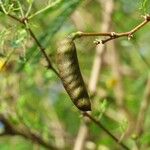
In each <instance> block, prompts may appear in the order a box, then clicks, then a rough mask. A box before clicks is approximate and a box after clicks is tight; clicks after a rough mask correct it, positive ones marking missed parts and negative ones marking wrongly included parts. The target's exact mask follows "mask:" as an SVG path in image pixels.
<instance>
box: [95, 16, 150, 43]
mask: <svg viewBox="0 0 150 150" xmlns="http://www.w3.org/2000/svg"><path fill="white" fill-rule="evenodd" d="M149 22H150V15H146V16H144V21H143V22H141V23H140V24H139V25H137V26H136V27H135V28H133V29H132V30H130V31H128V32H122V33H117V32H111V33H109V34H110V35H109V36H110V38H108V39H105V40H100V41H98V40H97V41H96V42H95V43H96V44H105V43H106V42H108V41H111V40H114V39H117V38H120V37H128V40H130V39H131V38H132V37H133V34H134V33H135V32H137V31H138V30H140V29H141V28H142V27H144V26H145V25H146V24H147V23H149Z"/></svg>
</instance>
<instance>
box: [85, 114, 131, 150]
mask: <svg viewBox="0 0 150 150" xmlns="http://www.w3.org/2000/svg"><path fill="white" fill-rule="evenodd" d="M83 115H84V116H86V117H88V118H89V119H90V120H91V121H92V122H94V123H95V124H96V125H97V126H98V127H100V128H101V129H102V130H103V131H105V132H106V133H107V134H108V135H109V136H110V137H111V138H112V139H113V140H114V141H115V142H117V143H118V144H119V145H120V146H121V147H122V148H124V149H126V150H129V148H128V147H127V146H126V145H124V144H123V143H122V142H119V139H117V138H116V137H115V136H114V135H113V134H112V133H111V132H110V131H109V130H108V129H106V128H105V127H104V126H103V125H102V124H101V123H100V122H99V121H98V120H96V119H95V118H93V117H92V116H91V115H90V114H88V113H87V112H85V113H83Z"/></svg>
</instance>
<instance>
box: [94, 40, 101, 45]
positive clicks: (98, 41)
mask: <svg viewBox="0 0 150 150" xmlns="http://www.w3.org/2000/svg"><path fill="white" fill-rule="evenodd" d="M93 43H94V44H96V45H98V44H103V42H102V40H99V39H95V41H94V42H93Z"/></svg>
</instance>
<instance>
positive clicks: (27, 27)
mask: <svg viewBox="0 0 150 150" xmlns="http://www.w3.org/2000/svg"><path fill="white" fill-rule="evenodd" d="M0 11H1V12H3V10H1V9H0ZM3 13H4V12H3ZM7 15H8V16H9V17H10V18H12V19H14V20H16V21H18V22H20V23H21V24H24V25H25V26H26V29H27V30H28V31H29V33H30V35H31V37H32V38H33V39H34V41H35V43H36V44H37V46H38V47H39V49H40V51H41V52H42V54H43V56H44V57H45V59H46V61H47V63H48V66H47V68H48V69H52V70H53V71H54V73H55V74H56V75H57V76H58V77H59V73H58V72H57V71H56V69H55V68H54V67H53V65H52V63H51V61H50V58H49V57H48V55H47V54H46V51H45V48H44V47H43V46H42V45H41V43H40V42H39V40H38V39H37V38H36V36H35V34H34V33H33V31H32V30H31V28H30V27H29V26H28V23H27V22H28V19H27V18H23V19H19V18H17V17H16V16H13V15H11V14H7Z"/></svg>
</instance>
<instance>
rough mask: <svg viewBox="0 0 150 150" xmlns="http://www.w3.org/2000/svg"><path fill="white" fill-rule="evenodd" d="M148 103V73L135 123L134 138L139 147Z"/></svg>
mask: <svg viewBox="0 0 150 150" xmlns="http://www.w3.org/2000/svg"><path fill="white" fill-rule="evenodd" d="M149 105H150V75H148V78H147V83H146V86H145V91H144V95H143V99H142V101H141V105H140V109H139V113H138V116H137V121H136V125H135V137H136V138H137V139H136V140H137V144H138V147H139V148H140V147H141V144H140V143H139V138H140V137H141V136H142V134H143V132H144V124H145V120H146V117H147V112H148V109H149Z"/></svg>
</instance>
